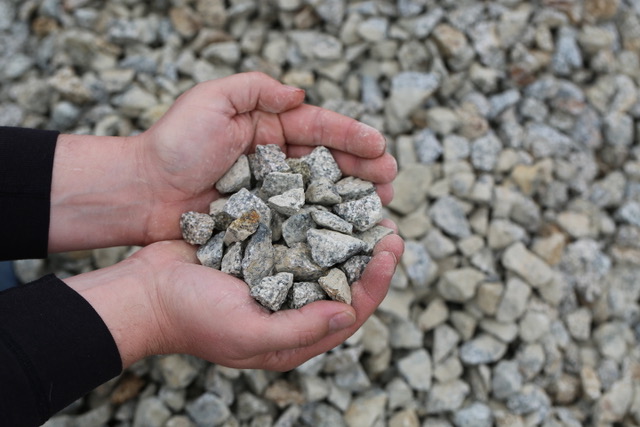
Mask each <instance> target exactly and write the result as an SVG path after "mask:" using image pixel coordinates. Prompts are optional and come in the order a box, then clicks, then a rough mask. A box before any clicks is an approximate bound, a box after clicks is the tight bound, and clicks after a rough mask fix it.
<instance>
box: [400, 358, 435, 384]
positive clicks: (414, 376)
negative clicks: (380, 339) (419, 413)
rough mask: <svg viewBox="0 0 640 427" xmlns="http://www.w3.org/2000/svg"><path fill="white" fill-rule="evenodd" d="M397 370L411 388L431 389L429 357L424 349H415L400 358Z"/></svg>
mask: <svg viewBox="0 0 640 427" xmlns="http://www.w3.org/2000/svg"><path fill="white" fill-rule="evenodd" d="M398 370H399V371H400V373H401V374H402V376H403V377H404V379H405V380H406V381H407V383H408V384H409V385H410V386H411V388H412V389H414V390H418V391H428V390H430V389H431V375H432V371H431V357H430V355H429V353H428V352H427V351H426V350H424V349H419V350H415V351H413V352H411V353H410V354H409V355H407V356H406V357H404V358H402V359H400V360H399V361H398Z"/></svg>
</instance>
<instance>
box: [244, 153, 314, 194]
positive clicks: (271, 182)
mask: <svg viewBox="0 0 640 427" xmlns="http://www.w3.org/2000/svg"><path fill="white" fill-rule="evenodd" d="M287 160H290V159H287ZM294 188H304V181H303V177H302V174H299V173H285V172H271V173H270V174H268V175H266V176H265V177H264V181H263V182H262V187H260V197H261V198H262V199H264V200H267V199H269V198H270V197H272V196H277V195H278V194H283V193H285V192H286V191H288V190H293V189H294ZM236 191H237V190H236Z"/></svg>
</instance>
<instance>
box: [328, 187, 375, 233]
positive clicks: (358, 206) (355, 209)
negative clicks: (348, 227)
mask: <svg viewBox="0 0 640 427" xmlns="http://www.w3.org/2000/svg"><path fill="white" fill-rule="evenodd" d="M333 210H334V211H335V213H337V214H338V215H339V216H340V217H341V218H343V219H344V220H346V221H349V222H350V223H351V224H353V227H354V228H355V229H356V230H358V231H366V230H368V229H370V228H371V227H373V226H374V225H376V224H377V223H379V222H380V221H381V220H382V202H381V201H380V197H378V195H377V194H376V193H371V194H369V195H368V196H365V197H363V198H362V199H358V200H352V201H350V202H345V203H340V204H338V205H336V206H334V207H333Z"/></svg>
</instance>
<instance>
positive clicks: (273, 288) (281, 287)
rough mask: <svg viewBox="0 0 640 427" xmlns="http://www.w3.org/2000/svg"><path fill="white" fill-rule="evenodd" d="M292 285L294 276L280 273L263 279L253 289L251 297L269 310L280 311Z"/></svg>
mask: <svg viewBox="0 0 640 427" xmlns="http://www.w3.org/2000/svg"><path fill="white" fill-rule="evenodd" d="M292 285H293V274H291V273H278V274H276V275H274V276H267V277H264V278H262V279H261V280H260V282H259V283H258V284H257V285H255V286H253V287H252V288H251V296H252V297H253V298H255V299H256V301H258V302H259V303H260V304H262V305H263V306H264V307H266V308H268V309H269V310H272V311H278V310H279V309H280V306H281V305H282V303H283V302H284V301H285V299H286V298H287V293H288V292H289V289H290V288H291V286H292Z"/></svg>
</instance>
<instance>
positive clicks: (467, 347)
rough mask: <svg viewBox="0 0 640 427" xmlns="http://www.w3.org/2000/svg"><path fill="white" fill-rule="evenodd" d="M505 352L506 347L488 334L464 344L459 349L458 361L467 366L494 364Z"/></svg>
mask: <svg viewBox="0 0 640 427" xmlns="http://www.w3.org/2000/svg"><path fill="white" fill-rule="evenodd" d="M506 351H507V346H506V345H505V344H504V343H502V342H500V341H498V340H497V339H496V338H493V337H492V336H491V335H488V334H481V335H479V336H478V337H477V338H474V339H472V340H470V341H467V342H465V343H464V344H463V345H462V346H461V347H460V359H461V360H462V362H463V363H465V364H467V365H479V364H484V363H491V362H496V361H497V360H499V359H500V358H501V357H502V356H503V355H504V354H505V352H506Z"/></svg>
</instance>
